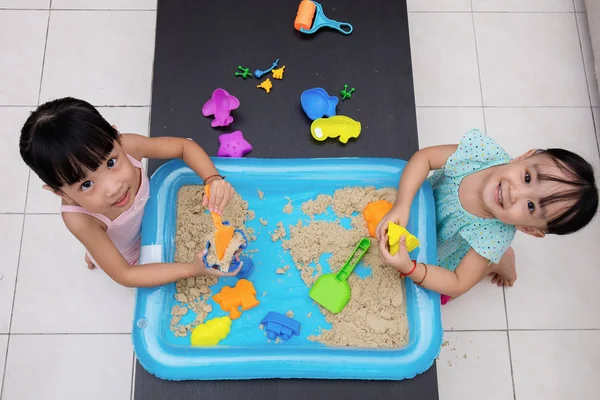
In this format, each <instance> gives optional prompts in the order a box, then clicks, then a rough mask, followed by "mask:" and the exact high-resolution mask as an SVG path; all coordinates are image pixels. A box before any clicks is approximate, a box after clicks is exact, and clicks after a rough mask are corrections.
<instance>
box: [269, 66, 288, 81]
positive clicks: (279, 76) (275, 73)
mask: <svg viewBox="0 0 600 400" xmlns="http://www.w3.org/2000/svg"><path fill="white" fill-rule="evenodd" d="M284 69H285V65H284V66H283V67H281V68H277V69H274V70H273V71H271V72H272V73H273V79H283V72H284Z"/></svg>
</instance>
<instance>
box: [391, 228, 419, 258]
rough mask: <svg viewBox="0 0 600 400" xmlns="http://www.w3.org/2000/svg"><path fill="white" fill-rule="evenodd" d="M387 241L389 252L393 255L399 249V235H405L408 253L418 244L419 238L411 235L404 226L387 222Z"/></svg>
mask: <svg viewBox="0 0 600 400" xmlns="http://www.w3.org/2000/svg"><path fill="white" fill-rule="evenodd" d="M387 234H388V243H389V245H390V254H391V255H394V254H396V253H397V252H398V250H399V249H400V236H402V235H404V236H406V250H408V252H409V253H410V252H411V251H413V250H414V249H416V248H417V247H419V246H420V244H421V243H419V239H417V238H416V237H415V236H414V235H412V234H411V233H410V232H409V231H407V230H406V228H405V227H403V226H400V225H397V224H395V223H393V222H390V223H389V224H388V232H387Z"/></svg>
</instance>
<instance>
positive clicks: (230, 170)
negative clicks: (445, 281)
mask: <svg viewBox="0 0 600 400" xmlns="http://www.w3.org/2000/svg"><path fill="white" fill-rule="evenodd" d="M213 161H214V163H215V165H216V167H217V169H218V170H219V172H220V173H221V174H223V175H226V177H227V180H228V181H229V182H231V184H232V185H233V186H234V188H235V189H236V190H237V192H238V193H239V194H240V195H241V196H242V197H243V198H244V200H246V201H247V202H248V206H249V209H251V210H253V211H255V213H256V218H255V219H254V220H252V221H247V224H246V225H247V226H250V227H253V228H254V230H255V232H256V236H257V240H256V241H253V242H251V243H250V245H249V247H248V250H251V249H256V250H258V251H257V252H256V253H253V254H252V260H253V261H254V265H255V269H254V271H253V272H252V274H251V275H250V276H249V277H248V279H249V280H251V281H252V283H253V284H254V286H255V288H256V291H257V298H258V300H259V301H260V305H259V306H257V307H255V308H253V309H250V310H247V311H244V312H242V316H241V317H240V318H239V319H237V320H234V321H233V324H232V329H231V333H230V334H229V336H228V337H227V338H226V339H224V340H222V341H221V342H220V343H219V345H217V346H215V347H191V346H190V342H189V336H188V337H183V338H181V337H180V338H176V337H175V336H174V334H173V332H172V331H171V330H170V328H169V325H170V320H171V314H170V312H171V308H172V307H173V306H174V305H176V304H177V303H176V300H175V284H168V285H164V286H160V287H156V288H143V289H138V290H137V294H136V306H135V315H134V320H133V333H132V336H133V345H134V349H135V352H136V355H137V357H138V359H139V360H140V363H141V364H142V366H143V367H144V368H145V369H146V370H147V371H149V372H150V373H152V374H154V375H156V376H157V377H159V378H161V379H169V380H212V379H258V378H319V379H380V380H384V379H391V380H401V379H406V378H412V377H414V376H415V375H417V374H419V373H422V372H424V371H426V370H427V369H428V368H429V367H430V366H431V365H432V363H433V361H434V360H435V358H436V357H437V355H438V353H439V350H440V347H441V343H442V334H443V331H442V326H441V316H440V297H439V295H438V294H436V293H433V292H430V291H428V290H426V289H423V288H420V287H418V286H416V285H414V284H413V283H412V281H411V280H408V279H407V280H406V301H405V304H406V308H407V310H406V311H407V317H408V324H409V342H408V344H407V345H405V346H404V347H402V348H396V349H381V348H379V349H378V348H369V347H366V346H365V347H364V348H356V347H337V348H335V347H328V346H325V345H323V344H321V343H317V342H313V341H309V340H308V339H307V338H308V336H310V335H314V334H317V335H318V334H319V332H320V331H321V329H329V328H330V327H331V325H330V324H329V323H327V322H326V321H325V317H324V316H323V315H322V314H321V313H320V311H319V309H318V306H317V305H316V304H315V303H314V302H313V301H312V300H311V299H310V298H309V296H308V290H309V288H308V287H307V286H306V285H305V284H304V282H303V281H302V279H301V277H300V273H299V271H298V270H297V269H296V268H295V266H294V263H293V261H292V259H291V256H290V255H289V254H288V253H287V252H285V251H284V250H283V248H282V245H281V241H278V242H273V241H272V240H271V233H272V232H273V230H274V229H275V228H276V223H277V222H279V221H282V222H283V224H284V226H285V228H286V230H287V231H288V232H289V228H288V227H289V225H294V224H296V223H297V222H298V220H299V219H302V220H304V221H308V220H309V217H308V216H306V215H304V214H303V213H302V211H301V209H300V205H301V204H302V203H303V202H305V201H307V200H309V199H314V198H316V196H317V195H318V194H320V193H324V194H329V195H332V194H333V192H334V191H335V190H336V189H340V188H344V187H351V186H375V187H376V188H383V187H397V185H398V180H399V176H400V173H401V172H402V170H403V168H404V166H405V164H406V163H405V162H404V161H400V160H393V159H381V158H377V159H374V158H337V159H248V158H245V159H223V158H215V159H213ZM201 183H202V182H201V180H200V178H199V177H198V176H197V175H196V174H195V173H194V172H193V171H192V170H191V169H189V168H188V167H187V166H186V165H185V164H184V163H183V162H182V161H179V160H175V161H171V162H168V163H166V164H164V165H163V166H162V167H160V168H159V169H158V170H157V171H156V172H155V173H154V175H153V176H152V178H151V181H150V195H151V197H150V200H149V201H148V203H147V205H146V210H145V215H144V221H143V224H142V255H141V262H142V263H150V262H172V261H173V260H174V257H175V234H176V217H177V197H178V192H179V189H180V188H181V187H182V186H185V185H199V184H201ZM257 189H260V190H261V191H262V192H264V199H263V200H260V199H259V197H258V195H257ZM286 196H287V197H288V198H289V199H291V200H292V204H293V205H294V209H293V212H292V214H291V215H288V214H285V213H283V208H284V206H285V205H286V204H287V203H288V199H286V198H285V197H286ZM198 201H200V199H198ZM260 217H263V218H264V219H266V220H267V221H269V224H268V225H267V226H262V225H261V224H260V222H259V218H260ZM317 218H321V219H326V220H331V221H334V220H337V217H336V216H335V214H334V213H333V212H332V211H331V209H329V210H328V211H327V213H325V214H324V215H321V216H319V217H317ZM349 222H350V221H349V219H348V218H346V219H342V220H341V221H340V223H341V224H342V225H344V226H345V227H347V228H349V227H350V225H349ZM408 229H409V230H410V231H411V233H413V234H415V235H416V236H417V237H418V238H419V240H420V242H421V246H420V248H418V249H417V250H415V251H414V252H413V253H412V254H411V256H412V257H413V258H415V257H416V258H417V259H418V260H419V261H422V262H427V263H431V264H435V263H436V261H437V253H436V238H435V212H434V206H433V195H432V191H431V187H430V186H429V184H428V183H425V184H424V185H423V186H422V187H421V188H420V190H419V192H418V194H417V196H415V200H414V202H413V204H412V209H411V219H410V222H409V226H408ZM246 254H250V253H246ZM327 259H328V255H324V256H323V257H322V259H321V260H320V261H321V265H323V268H324V270H326V269H327V268H328V267H329V265H328V263H327ZM286 264H287V265H290V266H291V268H290V269H289V271H288V272H287V273H286V274H285V275H276V274H275V273H274V270H275V268H277V267H282V266H283V265H286ZM340 267H341V266H334V269H335V270H337V269H338V268H340ZM355 273H356V274H358V275H359V276H361V277H363V278H364V277H366V276H368V275H369V274H370V269H369V268H368V267H365V266H364V265H362V263H361V264H359V266H358V267H357V268H356V269H355ZM236 282H237V278H235V277H226V278H221V279H220V280H219V283H218V284H217V285H215V286H213V287H212V293H213V294H215V293H217V292H219V291H220V289H221V288H222V287H223V286H233V285H235V283H236ZM290 289H291V290H290ZM265 292H266V294H264V293H265ZM263 294H264V295H263ZM208 304H211V305H212V306H213V311H212V312H211V313H210V314H209V316H208V317H207V319H210V318H213V317H220V316H224V315H226V313H225V312H223V311H222V310H221V308H220V307H219V306H218V305H217V304H215V303H214V302H213V300H212V299H211V300H210V301H209V302H208ZM288 310H293V312H294V314H295V317H294V318H295V319H296V320H298V321H299V322H300V323H301V324H302V328H301V333H300V336H296V337H293V338H291V339H290V340H289V341H287V342H281V343H275V342H274V341H268V340H267V338H266V337H265V332H264V331H262V330H260V328H259V324H260V321H261V319H262V318H263V317H264V316H265V315H266V314H267V312H269V311H277V312H280V313H283V314H284V313H286V312H287V311H288ZM308 313H311V317H310V318H309V317H308V315H307V314H308ZM188 314H189V315H186V316H185V319H182V321H181V322H182V323H183V324H186V323H188V322H190V321H191V320H193V319H194V317H195V316H194V315H193V312H191V311H190V312H189V313H188Z"/></svg>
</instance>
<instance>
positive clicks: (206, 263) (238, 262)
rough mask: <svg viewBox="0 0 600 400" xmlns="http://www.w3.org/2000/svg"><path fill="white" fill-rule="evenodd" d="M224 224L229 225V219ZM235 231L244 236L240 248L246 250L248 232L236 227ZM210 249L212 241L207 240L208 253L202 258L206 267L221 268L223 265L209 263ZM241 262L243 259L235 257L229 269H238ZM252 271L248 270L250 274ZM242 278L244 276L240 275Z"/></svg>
mask: <svg viewBox="0 0 600 400" xmlns="http://www.w3.org/2000/svg"><path fill="white" fill-rule="evenodd" d="M223 225H225V226H229V222H228V221H223ZM234 232H238V233H239V234H240V235H242V237H243V238H244V243H242V244H241V245H240V248H239V250H244V249H245V248H246V245H247V244H248V238H247V237H246V234H245V233H244V231H243V230H241V229H236V230H234ZM209 249H210V241H208V242H206V253H205V254H204V256H203V257H202V260H203V261H204V264H205V265H206V268H217V269H220V270H221V269H222V267H223V266H221V265H219V264H213V265H209V264H208V261H207V259H206V256H207V255H208V250H209ZM241 262H242V260H241V259H240V260H237V261H236V259H235V258H234V259H233V261H232V262H231V265H230V266H229V269H228V271H235V270H236V269H238V268H239V267H240V263H241ZM243 267H244V266H243V265H242V269H243ZM240 272H241V271H240ZM250 272H252V271H250ZM250 272H248V274H250ZM238 274H239V273H238ZM240 278H242V277H241V276H240Z"/></svg>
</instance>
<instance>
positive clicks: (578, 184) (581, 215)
mask: <svg viewBox="0 0 600 400" xmlns="http://www.w3.org/2000/svg"><path fill="white" fill-rule="evenodd" d="M536 154H540V155H544V156H547V157H549V158H550V159H551V160H552V161H554V163H555V164H556V166H557V167H558V168H560V170H561V171H562V172H563V173H564V174H565V176H566V178H563V177H559V176H556V175H548V174H540V175H539V179H540V180H546V181H552V182H558V183H562V184H565V185H567V186H568V187H569V189H566V190H564V191H561V192H558V193H554V194H552V195H550V196H548V197H545V198H543V199H541V200H540V206H541V207H545V206H547V205H549V204H553V203H559V202H569V203H571V205H570V206H569V207H565V208H564V210H562V211H561V212H560V213H558V215H555V216H552V217H551V219H550V220H549V221H548V222H547V225H548V226H547V229H546V233H553V234H556V235H567V234H569V233H573V232H577V231H578V230H580V229H582V228H583V227H585V226H586V225H587V224H589V223H590V222H591V221H592V219H593V218H594V215H596V211H597V210H598V187H597V186H596V180H595V178H594V169H593V168H592V166H591V165H590V163H588V162H587V161H585V160H584V159H583V158H582V157H580V156H578V155H577V154H575V153H572V152H570V151H568V150H564V149H547V150H538V151H537V153H536Z"/></svg>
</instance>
